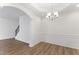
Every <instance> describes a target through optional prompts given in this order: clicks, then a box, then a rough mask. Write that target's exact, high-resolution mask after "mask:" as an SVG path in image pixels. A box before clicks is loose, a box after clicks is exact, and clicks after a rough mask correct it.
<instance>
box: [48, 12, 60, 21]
mask: <svg viewBox="0 0 79 59" xmlns="http://www.w3.org/2000/svg"><path fill="white" fill-rule="evenodd" d="M58 17H59V14H58V12H53V13H51V12H49V13H47V15H46V18H47V19H48V20H52V21H54V19H56V18H58Z"/></svg>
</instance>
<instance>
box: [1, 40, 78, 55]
mask: <svg viewBox="0 0 79 59" xmlns="http://www.w3.org/2000/svg"><path fill="white" fill-rule="evenodd" d="M0 55H79V50H77V49H72V48H68V47H63V46H58V45H55V44H50V43H46V42H40V43H38V44H37V45H35V46H34V47H29V46H28V44H27V43H24V42H21V41H18V40H15V39H6V40H0Z"/></svg>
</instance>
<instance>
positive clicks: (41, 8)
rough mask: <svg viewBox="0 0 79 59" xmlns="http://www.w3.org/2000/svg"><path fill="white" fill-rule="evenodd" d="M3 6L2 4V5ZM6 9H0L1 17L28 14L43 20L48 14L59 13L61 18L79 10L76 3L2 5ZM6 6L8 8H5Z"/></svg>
mask: <svg viewBox="0 0 79 59" xmlns="http://www.w3.org/2000/svg"><path fill="white" fill-rule="evenodd" d="M0 5H1V4H0ZM3 5H4V7H1V8H0V17H9V18H12V17H13V18H16V17H19V16H21V15H23V14H28V15H29V16H31V17H38V18H40V19H43V18H44V17H45V16H46V15H47V13H48V12H53V8H54V11H58V12H59V14H60V16H63V15H65V14H67V13H71V12H73V11H74V10H77V11H78V10H79V8H78V7H76V3H74V4H73V3H70V4H69V3H15V4H12V5H13V6H14V7H13V6H11V4H8V6H7V4H2V6H3ZM5 6H6V7H5Z"/></svg>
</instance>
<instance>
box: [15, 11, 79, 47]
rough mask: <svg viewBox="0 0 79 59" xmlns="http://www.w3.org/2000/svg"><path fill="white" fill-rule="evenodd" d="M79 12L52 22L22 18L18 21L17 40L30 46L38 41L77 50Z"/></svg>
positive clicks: (78, 44)
mask: <svg viewBox="0 0 79 59" xmlns="http://www.w3.org/2000/svg"><path fill="white" fill-rule="evenodd" d="M78 25H79V12H73V13H70V14H68V15H65V16H64V17H62V18H61V19H57V20H55V21H54V22H51V21H48V20H41V19H35V18H34V19H30V18H29V17H28V16H23V17H22V18H21V19H20V32H19V33H18V35H17V36H16V38H17V39H18V40H21V41H24V42H26V43H29V44H30V46H33V45H35V44H37V43H38V42H40V41H44V42H49V43H52V44H57V45H62V46H66V47H71V48H79V26H78Z"/></svg>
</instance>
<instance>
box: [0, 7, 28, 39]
mask: <svg viewBox="0 0 79 59" xmlns="http://www.w3.org/2000/svg"><path fill="white" fill-rule="evenodd" d="M23 15H25V16H28V15H27V14H26V13H25V12H24V11H22V10H20V9H19V8H16V7H13V6H4V7H1V8H0V39H7V38H13V37H15V36H16V35H17V33H18V31H19V19H20V18H21V16H23ZM28 17H29V16H28Z"/></svg>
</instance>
